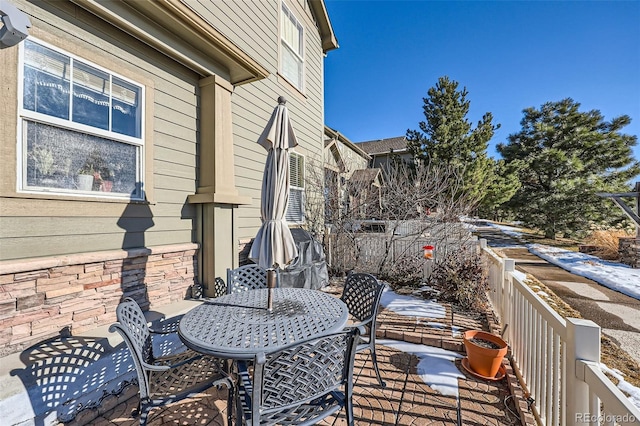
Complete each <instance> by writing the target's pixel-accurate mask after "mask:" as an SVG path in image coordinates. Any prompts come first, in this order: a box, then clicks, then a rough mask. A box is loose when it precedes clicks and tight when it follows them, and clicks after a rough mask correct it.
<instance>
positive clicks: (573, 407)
mask: <svg viewBox="0 0 640 426" xmlns="http://www.w3.org/2000/svg"><path fill="white" fill-rule="evenodd" d="M578 359H581V360H584V361H592V362H597V363H599V362H600V327H599V326H598V324H596V323H594V322H593V321H590V320H585V319H578V318H567V360H566V366H567V369H566V372H565V374H566V388H565V392H564V393H565V398H566V411H565V412H566V418H565V420H566V424H567V425H568V426H577V425H582V426H584V424H585V423H586V421H585V420H587V419H590V418H598V417H599V414H600V413H599V412H593V410H598V409H599V407H590V406H589V385H587V384H586V383H585V382H583V381H582V380H580V379H579V378H578V376H577V375H576V373H577V372H576V360H578ZM580 376H581V377H584V374H582V375H580ZM586 416H589V417H586ZM593 416H595V417H593ZM583 419H584V420H583Z"/></svg>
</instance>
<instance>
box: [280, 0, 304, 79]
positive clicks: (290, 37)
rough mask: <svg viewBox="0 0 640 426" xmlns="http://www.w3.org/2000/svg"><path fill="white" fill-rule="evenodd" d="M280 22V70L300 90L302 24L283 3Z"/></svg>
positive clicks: (301, 77) (302, 77)
mask: <svg viewBox="0 0 640 426" xmlns="http://www.w3.org/2000/svg"><path fill="white" fill-rule="evenodd" d="M280 22H281V28H280V37H281V39H282V48H281V53H280V55H281V58H280V68H281V70H280V71H281V73H282V75H283V76H284V77H285V78H286V79H287V80H289V82H290V83H291V84H293V85H294V86H295V87H297V88H298V89H300V90H302V88H303V87H302V82H303V80H304V73H303V70H304V59H303V58H304V55H303V46H304V31H303V28H302V25H300V23H299V22H298V20H297V19H296V18H295V16H293V13H291V11H290V10H289V9H287V6H285V4H284V3H283V4H282V17H281V19H280Z"/></svg>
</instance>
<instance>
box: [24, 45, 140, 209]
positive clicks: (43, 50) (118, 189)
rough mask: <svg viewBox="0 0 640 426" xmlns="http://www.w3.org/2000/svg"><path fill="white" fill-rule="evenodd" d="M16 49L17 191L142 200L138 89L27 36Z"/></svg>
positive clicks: (121, 78) (113, 74)
mask: <svg viewBox="0 0 640 426" xmlns="http://www.w3.org/2000/svg"><path fill="white" fill-rule="evenodd" d="M22 45H23V47H22V48H21V51H20V68H21V71H22V73H21V79H20V82H19V85H20V87H19V95H20V98H21V99H20V102H19V104H20V105H19V131H18V135H19V136H18V137H19V138H20V140H19V143H18V152H19V160H18V177H19V179H18V190H20V191H23V192H34V193H56V194H64V195H84V196H87V195H89V196H91V195H93V196H96V195H98V196H101V197H110V198H131V199H138V200H142V199H144V196H143V192H142V185H143V158H144V153H143V150H144V118H143V117H144V102H143V99H144V86H142V85H140V84H137V83H135V82H133V81H131V80H128V79H126V78H124V77H122V76H119V75H117V74H115V73H112V72H110V71H108V70H106V69H104V68H102V67H99V66H97V65H95V64H92V63H90V62H89V61H85V60H83V59H79V58H76V57H75V56H73V55H71V54H69V53H66V52H64V51H62V50H60V49H57V48H54V47H53V46H50V45H47V44H45V43H42V42H39V41H34V40H33V39H32V38H29V39H28V40H26V41H25V42H24V43H23V44H22Z"/></svg>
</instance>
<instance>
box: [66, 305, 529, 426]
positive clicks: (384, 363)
mask: <svg viewBox="0 0 640 426" xmlns="http://www.w3.org/2000/svg"><path fill="white" fill-rule="evenodd" d="M445 306H446V305H445ZM446 309H447V316H446V318H445V319H440V320H434V321H438V322H441V323H442V327H441V328H434V327H428V326H426V325H425V324H424V322H426V321H425V320H418V319H417V318H411V317H402V316H399V315H397V314H395V313H393V312H390V311H387V310H381V312H380V314H379V316H378V324H379V329H378V336H379V338H386V339H394V340H404V341H407V342H411V343H420V344H426V345H430V346H437V347H442V348H444V349H449V350H454V351H462V337H461V335H460V333H456V332H455V331H458V328H459V329H460V330H461V331H464V330H465V329H470V328H484V329H486V328H487V326H486V324H483V322H482V321H480V320H479V319H477V318H473V317H470V316H467V315H464V314H462V313H454V314H453V315H451V308H450V307H449V306H446ZM429 321H431V320H429ZM452 326H453V327H452ZM452 331H454V332H453V333H452ZM418 361H419V360H418V358H417V357H416V356H414V355H411V354H407V353H403V352H400V351H398V350H395V349H392V348H388V347H385V346H382V345H378V362H379V364H378V365H379V367H380V371H381V373H382V376H383V379H384V380H385V381H386V383H387V387H386V388H380V387H379V386H378V384H377V380H376V378H375V373H374V371H373V368H371V362H370V360H369V354H368V352H365V353H363V354H358V356H357V359H356V366H355V371H354V376H355V378H356V383H355V387H354V415H355V419H356V424H357V425H418V426H428V425H457V424H462V425H520V424H521V422H520V420H519V419H518V418H517V417H516V416H515V415H514V414H513V413H514V412H516V404H515V403H514V399H513V398H511V397H510V395H511V392H510V386H509V382H511V384H512V385H513V383H514V382H515V380H514V378H513V377H512V375H510V374H508V376H507V378H506V379H503V380H501V381H498V382H487V381H483V380H480V379H477V378H474V377H473V376H471V375H469V374H468V373H466V372H465V370H464V369H463V368H462V367H461V365H460V360H457V361H456V366H457V367H458V369H459V370H460V371H461V372H462V373H463V374H464V375H465V378H463V379H459V380H458V386H459V395H460V398H459V404H458V400H457V399H456V398H454V397H451V396H443V395H441V394H439V393H438V392H436V391H434V390H433V389H431V388H430V387H429V386H428V385H427V384H426V383H425V382H424V381H423V379H422V378H421V377H420V376H419V375H418V374H417V371H416V366H417V364H418ZM507 373H510V369H509V368H507ZM136 391H137V389H136V388H135V386H133V385H131V386H129V387H128V388H127V389H125V390H124V392H123V393H122V394H121V395H120V396H119V397H115V396H113V397H111V399H109V398H107V399H105V400H104V401H103V404H102V406H101V408H100V409H99V410H98V412H97V413H96V412H93V413H92V412H91V411H90V410H88V412H81V413H80V414H79V415H78V416H77V417H76V419H75V420H74V421H73V422H71V423H68V424H67V425H82V424H91V425H98V426H107V425H121V426H129V425H136V424H138V419H134V418H132V417H131V415H130V413H131V411H132V410H133V409H134V408H135V406H136V405H137V401H138V397H137V394H136ZM520 404H522V403H521V402H520ZM225 410H226V390H225V389H222V390H217V389H212V390H210V391H208V392H207V393H205V394H202V395H201V396H198V397H194V398H192V399H189V400H186V401H182V402H179V403H176V404H172V405H170V406H167V407H165V408H162V409H155V410H153V411H152V412H151V416H150V421H149V423H148V424H149V425H151V426H160V425H210V426H214V425H226V412H225ZM96 415H97V417H96ZM321 424H323V425H344V424H346V421H345V416H344V411H342V412H340V413H339V415H338V416H337V417H335V418H330V419H327V420H325V421H324V422H323V423H321Z"/></svg>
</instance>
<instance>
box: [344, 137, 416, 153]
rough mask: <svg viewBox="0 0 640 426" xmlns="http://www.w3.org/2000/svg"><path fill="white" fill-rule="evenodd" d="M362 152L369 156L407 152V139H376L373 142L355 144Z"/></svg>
mask: <svg viewBox="0 0 640 426" xmlns="http://www.w3.org/2000/svg"><path fill="white" fill-rule="evenodd" d="M356 146H359V147H360V148H361V149H362V150H363V151H365V152H366V153H367V154H369V155H377V154H389V153H391V151H393V152H401V151H406V150H407V139H406V138H405V137H404V136H397V137H395V138H387V139H378V140H373V141H365V142H356Z"/></svg>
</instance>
